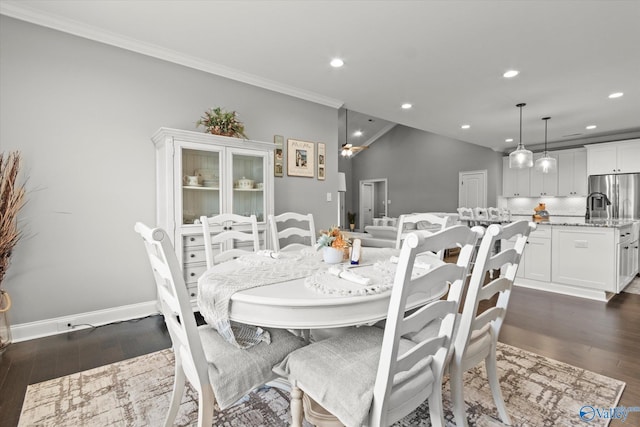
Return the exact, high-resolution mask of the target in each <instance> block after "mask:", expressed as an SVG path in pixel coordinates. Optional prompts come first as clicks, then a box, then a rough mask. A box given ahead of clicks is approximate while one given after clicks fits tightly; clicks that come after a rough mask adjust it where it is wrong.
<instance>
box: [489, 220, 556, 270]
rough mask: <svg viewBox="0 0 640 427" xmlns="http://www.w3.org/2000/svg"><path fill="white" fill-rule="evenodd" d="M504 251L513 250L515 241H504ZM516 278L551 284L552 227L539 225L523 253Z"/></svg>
mask: <svg viewBox="0 0 640 427" xmlns="http://www.w3.org/2000/svg"><path fill="white" fill-rule="evenodd" d="M501 245H502V248H503V249H509V248H513V247H514V245H515V240H506V241H505V240H503V241H502V243H501ZM516 277H519V278H524V279H529V280H538V281H543V282H549V281H550V280H551V227H550V226H548V225H539V226H538V228H537V229H536V230H534V231H533V232H532V233H531V235H530V236H529V239H528V240H527V244H526V246H525V248H524V252H523V253H522V258H521V259H520V265H519V266H518V272H517V273H516Z"/></svg>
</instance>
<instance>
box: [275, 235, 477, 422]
mask: <svg viewBox="0 0 640 427" xmlns="http://www.w3.org/2000/svg"><path fill="white" fill-rule="evenodd" d="M481 234H482V231H480V232H478V231H476V230H471V229H469V228H468V227H464V226H456V227H451V228H449V229H446V230H443V231H441V232H438V233H435V234H433V235H429V236H425V235H420V234H417V233H411V234H409V235H408V236H406V238H405V239H404V241H403V245H402V249H401V251H400V256H399V260H398V264H397V269H396V273H395V278H394V283H393V287H392V290H391V299H390V303H389V310H388V314H387V320H386V325H385V327H384V329H382V328H378V327H375V326H360V327H357V328H350V329H348V330H347V331H345V332H344V333H342V334H340V335H336V336H333V337H331V338H328V339H325V340H321V341H317V342H314V343H312V344H310V345H308V346H307V347H305V348H302V349H300V350H296V351H294V352H292V353H291V354H290V355H289V356H287V358H286V359H285V360H283V361H282V363H281V364H280V365H279V366H277V367H276V368H274V369H275V370H276V372H277V373H279V374H281V375H284V376H287V377H288V378H289V381H290V382H291V384H292V391H291V413H292V420H293V425H294V426H300V425H301V423H302V418H303V406H304V405H303V403H302V400H303V395H308V396H309V398H310V399H312V400H313V401H314V402H317V404H318V405H319V407H321V408H324V409H325V410H326V413H327V415H326V418H329V417H331V416H333V417H335V418H337V420H339V422H341V423H343V424H344V425H347V426H360V425H365V424H366V425H368V426H370V427H379V426H388V425H390V424H392V423H394V422H396V421H398V420H400V419H402V418H403V417H404V416H406V415H408V414H410V413H411V412H413V411H414V410H415V409H416V408H417V407H418V406H420V405H421V404H422V403H423V402H424V401H425V400H426V399H428V400H429V415H430V418H431V425H433V426H442V425H444V419H443V409H442V376H443V370H444V368H445V366H446V365H447V363H448V356H449V354H450V350H451V348H452V340H453V334H454V330H455V325H456V321H457V313H458V307H459V303H458V301H455V300H442V299H440V300H437V301H435V302H431V303H429V304H426V305H424V306H422V307H419V308H417V309H415V310H414V311H411V312H410V313H408V310H407V304H408V301H411V299H412V297H413V296H414V295H416V294H424V293H426V294H429V293H430V292H433V291H435V289H438V288H440V287H441V286H442V285H443V283H450V284H451V288H450V289H451V290H452V291H453V292H458V291H459V290H460V289H462V288H463V286H464V282H465V280H466V275H467V271H468V267H469V260H470V257H471V252H472V251H473V249H474V247H475V245H476V242H477V241H478V239H479V237H480V236H481ZM450 245H453V246H461V247H462V250H461V254H460V257H459V262H458V263H456V264H453V263H443V264H441V265H438V266H437V267H434V268H431V269H428V270H426V271H424V270H421V272H420V273H418V274H414V264H415V259H416V256H417V255H418V254H420V253H424V252H428V251H432V252H437V251H438V250H439V249H441V248H444V247H448V246H450ZM416 270H420V269H418V268H417V267H416ZM434 323H438V326H437V327H436V328H433V329H431V328H430V326H431V325H433V324H434ZM425 330H430V331H431V332H430V333H425Z"/></svg>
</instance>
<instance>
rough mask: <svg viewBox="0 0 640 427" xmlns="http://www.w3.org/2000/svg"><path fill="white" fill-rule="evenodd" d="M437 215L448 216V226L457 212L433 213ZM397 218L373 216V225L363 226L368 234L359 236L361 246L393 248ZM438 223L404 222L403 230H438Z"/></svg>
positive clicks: (455, 218)
mask: <svg viewBox="0 0 640 427" xmlns="http://www.w3.org/2000/svg"><path fill="white" fill-rule="evenodd" d="M434 214H435V215H438V216H445V215H446V216H449V217H450V221H449V226H451V225H452V224H454V223H455V222H456V221H457V219H458V215H457V214H450V213H444V212H442V213H441V212H437V213H434ZM397 225H398V218H391V217H382V218H374V219H373V225H366V226H365V227H364V232H365V234H368V235H370V236H367V237H360V239H361V241H362V246H369V247H374V248H394V247H395V246H396V239H397V238H398V226H397ZM439 229H440V225H433V224H431V223H429V222H426V221H422V222H418V223H417V224H413V223H408V224H405V230H406V231H409V230H426V231H433V230H436V231H437V230H439Z"/></svg>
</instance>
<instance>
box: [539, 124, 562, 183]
mask: <svg viewBox="0 0 640 427" xmlns="http://www.w3.org/2000/svg"><path fill="white" fill-rule="evenodd" d="M550 118H551V117H543V118H542V120H544V155H543V156H542V157H540V158H539V159H538V160H536V170H538V171H540V172H542V173H551V172H553V171H554V170H555V169H556V166H557V161H556V159H555V158H553V157H551V156H550V155H549V153H548V152H547V123H548V121H549V119H550Z"/></svg>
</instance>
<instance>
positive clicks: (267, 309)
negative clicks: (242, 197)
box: [199, 248, 448, 329]
mask: <svg viewBox="0 0 640 427" xmlns="http://www.w3.org/2000/svg"><path fill="white" fill-rule="evenodd" d="M364 249H365V254H366V255H367V256H368V258H369V259H370V260H371V259H376V258H378V259H379V258H380V257H381V256H383V257H388V254H389V253H390V251H393V250H390V249H388V248H364ZM421 258H422V260H423V262H424V261H425V260H427V261H428V262H429V263H430V264H431V265H432V266H436V265H438V263H440V264H442V263H443V261H440V260H439V259H438V258H436V257H432V256H429V255H426V256H425V255H423V256H421ZM319 262H321V261H319ZM369 267H370V266H369ZM239 268H243V264H242V263H240V262H238V261H237V260H233V261H227V262H225V263H221V264H218V265H215V266H213V267H211V268H210V269H208V270H207V271H206V272H205V273H204V274H203V275H202V276H201V278H200V279H199V281H201V280H203V279H204V278H206V277H207V276H210V275H211V274H215V275H224V274H225V273H228V272H231V271H234V270H235V269H239ZM360 268H368V266H367V265H363V266H362V267H358V268H356V269H354V270H353V271H356V272H357V271H358V270H359V269H360ZM336 280H339V279H338V278H337V277H336ZM447 291H448V285H447V284H446V283H443V284H442V286H441V287H440V288H437V289H433V290H432V291H431V292H425V293H423V294H418V295H416V296H415V297H414V298H412V300H411V301H410V302H409V305H408V306H409V307H410V308H415V307H419V306H421V305H424V304H426V303H429V302H431V301H434V300H436V299H439V298H441V297H442V296H443V295H445V294H446V292H447ZM390 296H391V291H390V290H387V291H384V292H381V293H375V294H370V295H358V296H341V295H334V294H323V293H320V292H318V291H317V290H314V289H311V288H309V287H307V286H306V285H305V278H299V279H293V280H287V281H283V282H279V283H274V284H269V285H264V286H259V287H254V288H251V289H245V290H242V291H238V292H236V293H235V294H233V296H232V297H231V301H230V307H229V319H230V320H233V321H236V322H240V323H245V324H250V325H256V326H262V327H269V328H282V329H325V328H339V327H345V326H353V325H362V324H372V323H375V322H377V321H380V320H382V319H385V318H386V317H387V310H388V308H389V299H390Z"/></svg>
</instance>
